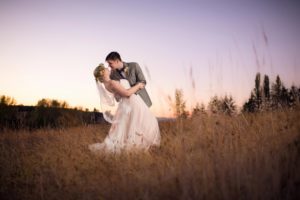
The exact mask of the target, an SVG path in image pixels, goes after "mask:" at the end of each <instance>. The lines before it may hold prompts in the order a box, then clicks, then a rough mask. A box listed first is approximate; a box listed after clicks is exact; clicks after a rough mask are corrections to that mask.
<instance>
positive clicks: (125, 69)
mask: <svg viewBox="0 0 300 200" xmlns="http://www.w3.org/2000/svg"><path fill="white" fill-rule="evenodd" d="M105 60H106V62H107V63H108V65H109V68H107V67H105V66H104V64H102V63H101V64H99V66H97V67H96V68H95V70H94V77H95V80H96V84H97V87H98V91H99V95H100V103H101V109H102V112H103V117H104V119H105V120H106V121H108V122H109V123H111V127H110V130H109V132H108V135H107V136H106V137H105V139H104V141H103V142H101V143H95V144H90V145H89V149H90V150H91V151H92V152H110V153H120V152H121V151H123V150H124V151H127V150H133V149H141V150H148V149H149V148H150V147H151V146H159V145H160V140H161V136H160V131H159V126H158V122H157V119H156V117H155V116H154V115H153V114H152V113H151V111H150V110H149V108H148V107H150V106H151V105H152V102H151V99H150V97H149V95H148V93H147V91H146V89H145V85H146V79H145V77H144V74H143V72H142V70H141V68H140V66H139V64H138V63H135V62H123V61H122V59H121V56H120V54H119V53H118V52H111V53H109V54H108V55H107V56H106V59H105Z"/></svg>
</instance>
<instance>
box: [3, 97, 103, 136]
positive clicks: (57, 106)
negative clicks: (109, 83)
mask: <svg viewBox="0 0 300 200" xmlns="http://www.w3.org/2000/svg"><path fill="white" fill-rule="evenodd" d="M99 122H103V116H102V113H99V112H98V111H97V110H96V109H94V111H93V112H89V111H88V110H87V109H86V110H85V111H83V110H82V108H76V107H75V108H70V107H69V105H68V104H67V103H66V102H65V101H63V102H60V101H58V100H50V99H42V100H40V101H38V103H37V105H36V106H23V105H16V101H15V100H14V99H13V98H11V97H7V96H1V97H0V130H3V129H23V128H28V129H37V128H64V127H70V126H78V125H86V124H92V123H99Z"/></svg>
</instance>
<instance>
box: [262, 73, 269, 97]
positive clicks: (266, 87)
mask: <svg viewBox="0 0 300 200" xmlns="http://www.w3.org/2000/svg"><path fill="white" fill-rule="evenodd" d="M263 87H264V99H265V100H266V101H269V100H270V81H269V76H268V75H265V77H264V86H263Z"/></svg>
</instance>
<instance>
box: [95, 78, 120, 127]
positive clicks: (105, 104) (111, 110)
mask: <svg viewBox="0 0 300 200" xmlns="http://www.w3.org/2000/svg"><path fill="white" fill-rule="evenodd" d="M96 85H97V89H98V93H99V96H100V107H101V110H102V113H103V118H104V119H105V120H106V121H107V122H109V123H113V122H114V121H113V119H114V114H115V112H116V109H117V103H116V100H115V97H114V94H113V93H111V92H109V91H107V90H106V89H105V87H104V84H103V83H101V82H100V81H98V80H96Z"/></svg>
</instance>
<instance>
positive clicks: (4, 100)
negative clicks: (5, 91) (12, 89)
mask: <svg viewBox="0 0 300 200" xmlns="http://www.w3.org/2000/svg"><path fill="white" fill-rule="evenodd" d="M0 105H5V106H12V105H16V100H15V99H14V98H13V97H9V96H5V95H2V96H1V97H0Z"/></svg>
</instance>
